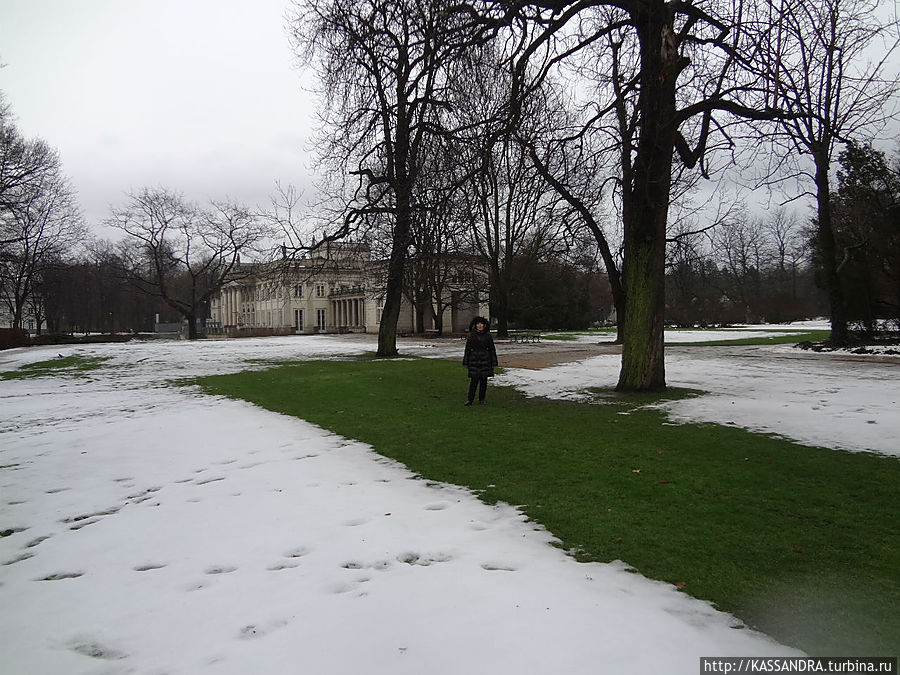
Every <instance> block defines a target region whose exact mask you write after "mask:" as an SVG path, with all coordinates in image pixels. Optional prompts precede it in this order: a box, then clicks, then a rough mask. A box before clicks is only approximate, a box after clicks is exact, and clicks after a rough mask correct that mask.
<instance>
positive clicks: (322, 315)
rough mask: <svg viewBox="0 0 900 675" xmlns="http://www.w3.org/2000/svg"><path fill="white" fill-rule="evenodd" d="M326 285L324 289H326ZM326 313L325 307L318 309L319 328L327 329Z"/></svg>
mask: <svg viewBox="0 0 900 675" xmlns="http://www.w3.org/2000/svg"><path fill="white" fill-rule="evenodd" d="M324 288H325V287H324V286H322V289H323V290H324ZM325 315H326V311H325V310H324V309H317V310H316V326H318V328H319V330H325Z"/></svg>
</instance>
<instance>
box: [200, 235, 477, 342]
mask: <svg viewBox="0 0 900 675" xmlns="http://www.w3.org/2000/svg"><path fill="white" fill-rule="evenodd" d="M407 266H408V267H409V268H410V270H411V273H410V274H409V275H408V276H409V279H410V282H409V284H407V285H408V286H409V288H407V289H405V291H404V297H403V303H402V305H401V313H400V320H399V321H398V324H397V331H398V332H399V333H413V332H416V329H417V328H419V329H420V330H424V331H426V332H442V333H462V332H464V331H466V330H468V327H469V322H470V321H471V319H472V318H473V317H475V316H478V315H482V316H487V314H488V311H489V310H488V294H487V290H486V286H487V284H486V276H485V274H484V273H483V272H482V271H481V270H480V269H479V268H478V265H477V263H476V262H475V260H474V258H470V257H467V256H452V257H445V258H443V259H442V260H441V262H440V264H435V262H434V261H433V260H432V261H431V262H430V263H429V265H428V270H430V271H432V274H429V275H422V274H416V273H415V270H416V269H417V266H416V263H415V261H412V262H410V263H408V265H407ZM419 267H420V268H421V266H419ZM386 271H387V264H386V262H385V261H381V260H372V259H371V253H370V249H369V247H368V245H366V244H348V243H330V244H326V245H324V246H323V247H321V248H320V249H318V250H316V251H314V252H312V253H311V254H309V255H308V256H307V257H305V258H302V259H288V258H284V259H282V260H277V261H274V262H270V263H263V264H254V265H247V266H246V267H245V268H244V270H243V272H244V273H243V274H241V277H240V279H239V280H235V281H232V282H229V283H227V284H226V285H225V286H223V288H222V290H221V291H220V292H219V293H218V294H217V295H216V296H214V297H213V298H212V300H211V302H210V320H209V321H208V322H207V323H208V329H211V330H212V331H219V332H222V333H224V334H225V335H240V334H242V333H244V334H246V333H250V332H255V333H265V332H270V331H271V332H272V333H278V334H287V333H346V332H356V333H378V329H379V325H380V321H381V312H382V309H383V306H384V293H385V290H384V288H385V280H386ZM415 278H419V282H418V283H416V282H415V281H413V279H415ZM435 289H438V290H435Z"/></svg>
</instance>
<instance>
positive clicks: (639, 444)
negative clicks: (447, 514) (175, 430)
mask: <svg viewBox="0 0 900 675" xmlns="http://www.w3.org/2000/svg"><path fill="white" fill-rule="evenodd" d="M193 382H195V383H198V384H199V385H200V386H201V387H202V388H203V389H204V390H205V391H206V392H208V393H211V394H219V395H223V396H228V397H234V398H240V399H245V400H248V401H252V402H254V403H256V404H258V405H260V406H262V407H264V408H267V409H269V410H273V411H277V412H280V413H285V414H288V415H294V416H296V417H300V418H303V419H306V420H309V421H311V422H314V423H315V424H318V425H320V426H322V427H324V428H326V429H329V430H332V431H334V432H335V433H338V434H340V435H343V436H345V437H349V438H355V439H358V440H361V441H364V442H366V443H369V444H371V445H372V446H373V447H374V448H375V449H376V450H377V451H378V452H379V453H381V454H382V455H385V456H388V457H392V458H394V459H397V460H399V461H401V462H403V463H404V464H405V465H406V466H408V467H409V468H410V469H411V470H412V471H414V472H416V473H417V474H419V475H421V476H422V477H423V478H426V479H430V480H435V481H444V482H449V483H455V484H458V485H464V486H467V487H469V488H471V489H473V490H474V491H476V492H477V494H478V495H480V497H481V499H483V500H484V501H485V502H487V503H494V502H497V501H504V502H508V503H510V504H516V505H521V508H522V510H523V511H524V512H525V513H526V514H527V515H528V516H529V517H530V518H532V519H533V520H535V521H537V522H539V523H542V524H543V525H545V526H546V527H547V528H548V529H549V530H550V531H551V532H552V533H553V534H554V535H555V536H557V537H558V538H559V539H560V540H561V541H562V545H563V547H564V548H566V549H567V550H570V551H572V552H573V555H575V556H576V557H577V558H578V559H579V560H582V561H601V562H606V561H612V560H617V559H618V560H623V561H625V562H627V563H628V564H630V565H632V566H633V567H635V568H636V569H637V570H638V571H640V572H641V573H642V574H644V575H646V576H648V577H650V578H653V579H660V580H663V581H667V582H671V583H673V584H677V585H678V586H679V588H682V589H683V591H684V592H686V593H690V594H691V595H693V596H695V597H697V598H702V599H705V600H709V601H712V602H713V603H715V604H716V606H717V607H719V608H720V609H723V610H725V611H728V612H732V613H733V614H735V615H736V616H737V617H739V618H740V619H741V620H743V621H744V622H745V623H746V624H748V625H750V626H752V627H755V628H758V629H759V630H762V631H764V632H766V633H768V634H770V635H772V636H773V637H775V638H776V639H778V640H780V641H782V642H783V643H785V644H788V645H792V646H797V647H800V648H802V649H804V650H806V651H807V652H808V653H810V654H815V655H842V654H843V655H849V654H852V655H896V654H897V653H898V652H900V573H898V570H900V522H898V521H900V519H898V518H897V517H896V516H897V507H896V495H897V486H898V485H900V462H898V461H897V460H896V459H894V458H886V457H881V456H876V455H871V454H853V453H847V452H839V451H833V450H827V449H822V448H815V447H806V446H802V445H798V444H796V443H791V442H788V441H785V440H781V439H777V438H773V437H770V436H766V435H761V434H754V433H750V432H748V431H744V430H741V429H737V428H734V427H728V426H720V425H714V424H680V425H674V424H671V423H668V422H667V420H666V417H665V415H664V414H663V413H662V412H660V411H658V410H652V409H646V408H641V407H640V405H641V404H644V403H646V402H647V398H646V397H642V398H639V399H634V400H629V399H628V398H622V397H609V398H610V400H609V402H608V403H606V404H593V405H590V404H583V403H582V404H578V403H569V402H557V401H549V400H543V399H529V398H525V397H524V396H522V395H521V394H519V393H518V392H517V391H515V390H514V389H511V388H501V387H489V390H488V405H486V406H473V407H463V405H462V403H463V402H464V400H465V390H466V387H467V384H468V380H467V379H466V376H465V370H464V369H463V368H462V367H461V366H460V365H458V364H455V363H450V362H444V361H437V360H403V361H384V360H372V359H364V360H359V361H353V362H347V361H344V362H330V361H315V362H304V363H296V364H285V365H282V366H278V367H274V368H272V369H269V370H265V371H257V372H245V373H239V374H235V375H224V376H214V377H206V378H201V379H198V380H194V381H193Z"/></svg>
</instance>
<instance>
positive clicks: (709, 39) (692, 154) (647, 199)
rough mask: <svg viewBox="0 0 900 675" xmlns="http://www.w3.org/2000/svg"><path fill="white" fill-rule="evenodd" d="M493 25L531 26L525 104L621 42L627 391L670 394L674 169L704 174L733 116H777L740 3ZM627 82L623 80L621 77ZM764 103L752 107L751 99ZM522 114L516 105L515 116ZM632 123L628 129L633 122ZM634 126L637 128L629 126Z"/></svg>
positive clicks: (525, 17)
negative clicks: (752, 66)
mask: <svg viewBox="0 0 900 675" xmlns="http://www.w3.org/2000/svg"><path fill="white" fill-rule="evenodd" d="M491 7H492V9H493V10H494V11H493V12H492V13H491V15H490V16H491V18H493V19H495V20H500V19H501V17H502V18H505V19H506V20H507V21H510V22H518V24H519V25H523V26H526V30H528V31H529V33H530V35H529V36H528V37H527V38H524V39H523V42H525V43H527V46H526V47H525V48H524V49H523V50H522V52H521V53H520V54H519V55H518V56H516V63H517V64H518V65H517V68H516V72H517V74H518V75H519V77H518V79H517V87H518V91H517V92H516V93H517V94H519V96H516V97H515V98H521V96H522V95H526V94H527V93H528V92H530V91H531V90H533V89H534V88H535V87H536V86H538V85H539V84H540V82H542V81H543V80H544V79H546V78H547V77H548V76H549V75H550V74H551V73H552V72H554V71H555V70H556V69H557V68H558V66H559V64H561V63H565V62H568V61H569V60H570V59H573V58H577V57H579V55H580V54H581V53H582V51H583V50H585V49H586V48H588V47H589V46H591V45H593V44H597V43H599V41H601V40H603V39H604V38H606V37H608V36H611V35H614V34H616V33H620V32H623V31H624V33H625V39H623V40H622V41H621V44H622V47H623V49H624V51H623V52H622V55H626V54H627V55H628V58H627V60H626V61H619V62H620V63H626V64H631V63H633V64H634V66H635V69H634V71H633V73H632V74H630V76H626V77H625V78H624V79H623V80H622V82H623V83H624V86H623V88H622V89H621V91H620V92H618V93H617V92H616V91H615V89H613V90H611V91H610V92H609V93H608V99H607V101H614V100H615V98H616V97H622V96H629V97H630V96H634V97H636V104H635V109H636V117H635V120H636V124H635V125H634V126H633V127H631V126H629V127H628V128H633V130H634V142H633V145H626V146H624V147H625V150H623V152H627V153H628V157H627V158H626V159H627V161H623V162H622V167H623V168H625V169H627V170H626V171H625V172H623V175H622V180H623V183H624V184H625V185H626V186H627V187H624V188H623V193H625V194H627V196H628V201H627V202H626V203H623V213H622V218H623V224H624V231H623V240H624V274H623V277H624V287H625V289H626V292H627V297H626V303H625V312H624V316H623V317H621V320H623V321H624V324H625V326H624V329H625V333H624V344H623V351H622V368H621V371H620V375H619V382H618V385H617V387H618V389H620V390H653V389H661V388H664V387H665V360H664V349H663V327H664V306H665V294H664V289H665V248H666V238H667V237H666V226H667V224H668V216H669V206H670V202H671V199H672V176H673V166H674V164H675V161H676V157H677V159H678V160H679V161H680V162H681V163H682V164H683V165H684V166H685V167H687V168H689V169H692V168H695V167H696V168H698V169H700V170H701V172H705V171H706V170H707V169H708V168H709V166H710V165H709V161H708V156H709V150H710V148H711V147H712V146H713V145H714V142H715V139H716V138H724V139H725V140H726V142H727V138H728V124H729V123H730V122H731V120H733V119H734V117H735V116H742V117H747V118H771V117H774V116H775V115H776V113H777V111H775V110H771V109H767V108H765V107H760V106H758V105H754V106H752V107H751V106H750V105H747V104H746V102H745V96H746V92H747V91H752V90H753V89H754V87H755V86H756V82H755V81H754V80H753V77H754V74H753V73H752V72H751V71H748V70H747V69H746V68H745V67H744V65H745V64H746V62H747V61H748V60H749V59H750V58H751V56H752V54H753V50H755V43H756V41H757V40H756V37H755V36H754V35H752V34H751V33H752V31H751V30H750V29H749V27H748V26H746V25H745V24H744V23H743V22H742V15H741V13H742V10H743V6H742V3H741V2H739V1H738V0H735V1H734V2H727V1H723V2H717V3H714V4H713V3H701V2H698V1H696V0H687V1H685V2H668V1H666V0H596V1H593V2H592V1H579V2H575V1H571V2H524V1H520V2H508V1H505V2H494V3H491ZM622 74H623V75H625V73H624V72H623V73H622ZM754 103H755V102H754ZM515 107H516V106H515V105H513V108H514V110H515ZM616 111H617V108H616V105H615V103H611V102H601V101H599V100H598V102H597V106H596V115H598V116H604V115H610V114H615V113H616ZM626 121H627V120H626ZM629 124H630V122H629Z"/></svg>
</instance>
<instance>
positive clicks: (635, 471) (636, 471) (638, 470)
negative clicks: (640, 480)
mask: <svg viewBox="0 0 900 675" xmlns="http://www.w3.org/2000/svg"><path fill="white" fill-rule="evenodd" d="M640 472H641V470H640V469H632V470H631V473H640Z"/></svg>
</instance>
